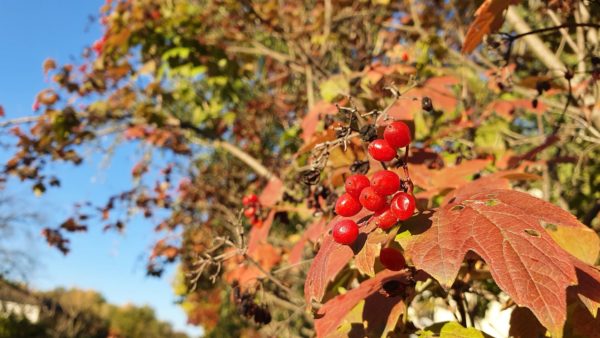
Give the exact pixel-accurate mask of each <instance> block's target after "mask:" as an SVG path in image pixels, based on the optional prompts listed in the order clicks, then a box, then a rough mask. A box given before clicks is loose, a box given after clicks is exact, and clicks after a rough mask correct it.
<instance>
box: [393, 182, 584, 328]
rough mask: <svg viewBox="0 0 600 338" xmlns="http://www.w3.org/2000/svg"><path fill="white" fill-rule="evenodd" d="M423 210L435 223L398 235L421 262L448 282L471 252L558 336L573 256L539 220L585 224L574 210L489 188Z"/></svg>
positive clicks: (444, 283)
mask: <svg viewBox="0 0 600 338" xmlns="http://www.w3.org/2000/svg"><path fill="white" fill-rule="evenodd" d="M425 216H429V217H430V220H429V223H430V225H431V226H430V227H429V228H427V229H418V230H417V231H415V229H413V231H411V232H412V233H413V236H406V237H402V238H400V239H399V241H401V242H402V245H403V247H405V254H406V255H407V256H408V257H409V258H411V259H412V262H413V263H414V265H415V267H416V268H418V269H422V270H424V271H425V272H427V273H429V274H430V275H431V276H432V277H434V278H435V279H437V280H438V281H439V282H440V284H441V285H442V286H444V287H446V288H447V287H449V286H451V285H452V283H453V282H454V279H455V278H456V275H457V274H458V270H459V268H460V266H461V263H462V261H463V259H464V257H465V255H466V254H467V252H469V251H473V252H475V253H476V254H478V255H479V256H480V257H481V258H482V259H483V260H484V261H485V262H486V263H487V264H488V265H489V268H490V272H491V274H492V277H493V278H494V280H495V281H496V283H497V284H498V286H499V287H500V288H501V289H502V290H504V291H505V292H506V293H507V294H508V295H509V296H511V298H512V299H513V300H514V301H515V303H516V304H518V305H519V306H523V307H528V308H529V309H530V310H531V311H532V312H533V313H534V314H535V316H536V317H537V318H538V320H539V321H540V322H541V323H542V324H543V325H544V326H545V327H546V328H548V330H549V331H550V332H551V333H553V334H556V335H558V336H560V333H561V332H562V328H563V325H564V322H565V319H566V306H567V304H566V288H567V287H568V286H571V285H575V284H577V276H576V274H575V267H574V263H573V260H575V259H574V258H573V257H572V256H571V255H570V254H569V253H567V252H566V251H565V250H563V249H562V248H561V247H560V246H559V245H558V244H557V243H556V242H554V240H552V237H551V236H550V235H549V234H548V233H547V232H546V230H545V229H544V227H543V226H542V225H541V224H540V223H541V222H545V223H546V224H556V225H561V226H566V227H580V226H582V225H581V223H579V222H578V221H577V219H576V218H575V217H574V216H573V215H571V214H570V213H568V212H567V211H565V210H563V209H561V208H559V207H557V206H555V205H552V204H550V203H547V202H544V201H542V200H539V199H536V198H534V197H532V196H530V195H528V194H526V193H521V192H517V191H510V190H488V191H484V192H479V193H475V194H470V195H461V194H459V195H458V196H457V198H456V200H455V201H454V202H453V203H451V204H449V205H446V206H443V207H441V208H440V209H438V210H436V211H434V212H433V213H431V214H429V215H426V214H425V215H422V217H425ZM581 264H583V263H581ZM583 265H584V266H585V264H583ZM592 296H596V295H592Z"/></svg>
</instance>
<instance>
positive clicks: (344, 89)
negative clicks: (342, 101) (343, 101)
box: [319, 75, 350, 102]
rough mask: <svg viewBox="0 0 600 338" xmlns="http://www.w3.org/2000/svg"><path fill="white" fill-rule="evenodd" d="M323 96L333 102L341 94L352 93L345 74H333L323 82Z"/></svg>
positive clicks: (321, 87) (320, 88)
mask: <svg viewBox="0 0 600 338" xmlns="http://www.w3.org/2000/svg"><path fill="white" fill-rule="evenodd" d="M319 90H320V91H321V97H322V98H323V99H324V100H325V101H327V102H332V101H333V100H334V99H335V98H336V97H337V96H339V95H348V94H349V93H350V85H349V84H348V81H347V80H346V78H345V77H344V76H341V75H336V76H332V77H330V78H329V79H327V81H325V82H323V83H321V86H320V87H319Z"/></svg>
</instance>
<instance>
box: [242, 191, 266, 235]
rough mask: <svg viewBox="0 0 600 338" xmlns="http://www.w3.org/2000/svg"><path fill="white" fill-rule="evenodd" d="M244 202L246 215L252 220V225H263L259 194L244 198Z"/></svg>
mask: <svg viewBox="0 0 600 338" xmlns="http://www.w3.org/2000/svg"><path fill="white" fill-rule="evenodd" d="M242 204H243V205H244V216H246V217H247V218H248V219H249V220H250V224H252V226H257V227H260V226H262V220H261V218H260V217H259V216H260V202H259V201H258V196H256V195H255V194H250V195H246V196H244V198H242Z"/></svg>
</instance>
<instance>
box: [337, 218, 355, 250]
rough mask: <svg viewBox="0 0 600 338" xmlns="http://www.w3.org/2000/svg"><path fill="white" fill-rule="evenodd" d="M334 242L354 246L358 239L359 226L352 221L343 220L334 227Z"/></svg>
mask: <svg viewBox="0 0 600 338" xmlns="http://www.w3.org/2000/svg"><path fill="white" fill-rule="evenodd" d="M332 234H333V240H334V241H336V242H337V243H339V244H346V245H348V244H352V243H354V241H355V240H356V238H357V237H358V225H357V224H356V222H354V221H353V220H350V219H343V220H341V221H339V222H337V223H336V224H334V225H333V232H332Z"/></svg>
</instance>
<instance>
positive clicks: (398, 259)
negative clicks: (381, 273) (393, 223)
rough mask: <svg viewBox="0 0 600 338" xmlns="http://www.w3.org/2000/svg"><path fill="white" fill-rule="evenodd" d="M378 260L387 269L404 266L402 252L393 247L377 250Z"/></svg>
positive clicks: (395, 269)
mask: <svg viewBox="0 0 600 338" xmlns="http://www.w3.org/2000/svg"><path fill="white" fill-rule="evenodd" d="M379 261H380V262H381V264H382V265H383V266H384V267H385V268H386V269H388V270H392V271H400V270H402V269H404V268H405V267H406V260H405V259H404V256H403V255H402V253H401V252H400V251H398V250H396V249H394V248H383V249H381V251H380V252H379Z"/></svg>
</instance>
